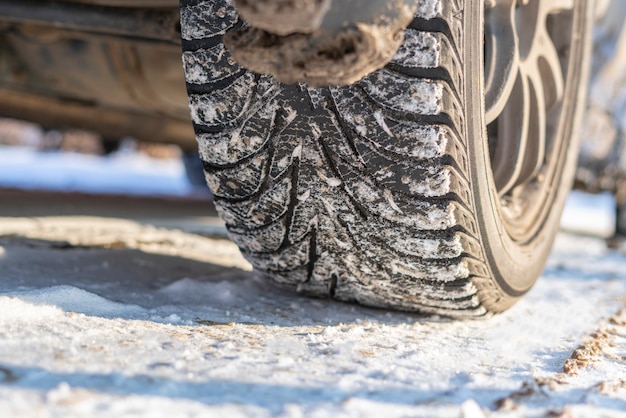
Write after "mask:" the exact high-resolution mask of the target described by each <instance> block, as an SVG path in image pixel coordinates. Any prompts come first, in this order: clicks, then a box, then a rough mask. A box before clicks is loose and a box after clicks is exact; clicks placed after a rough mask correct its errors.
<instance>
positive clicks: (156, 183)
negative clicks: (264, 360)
mask: <svg viewBox="0 0 626 418" xmlns="http://www.w3.org/2000/svg"><path fill="white" fill-rule="evenodd" d="M0 186H2V187H14V188H19V189H26V190H32V189H39V190H42V189H43V190H58V191H78V192H88V193H116V194H139V195H175V196H184V195H187V194H189V193H191V191H192V190H191V186H190V185H189V182H188V181H187V178H186V176H185V168H184V166H183V164H182V162H181V161H180V160H178V159H167V160H165V159H155V158H151V157H149V156H146V155H143V154H141V153H137V152H133V151H131V150H128V151H126V150H121V151H120V152H116V153H113V154H111V155H110V156H108V157H100V156H96V155H84V154H78V153H70V152H59V151H46V152H43V151H38V150H37V149H36V148H33V147H17V146H2V145H0Z"/></svg>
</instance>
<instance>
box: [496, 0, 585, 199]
mask: <svg viewBox="0 0 626 418" xmlns="http://www.w3.org/2000/svg"><path fill="white" fill-rule="evenodd" d="M574 3H575V0H493V1H492V2H491V3H490V6H489V8H488V9H487V10H486V14H485V19H486V22H487V28H486V30H485V39H486V46H485V57H486V59H485V74H486V79H485V106H486V109H485V110H486V112H485V114H486V120H487V123H491V122H493V121H495V123H496V125H495V126H497V136H496V139H495V140H496V143H495V148H494V151H493V155H492V166H493V172H494V179H495V183H496V187H497V189H498V191H499V194H500V195H501V196H505V195H506V194H508V193H510V192H511V191H512V190H513V189H514V188H516V187H517V186H520V185H522V184H524V183H525V182H527V181H528V180H529V179H531V178H533V176H534V175H535V173H537V172H538V171H539V170H541V168H542V166H543V164H544V163H545V158H546V147H547V146H548V145H547V138H548V136H549V135H550V133H549V132H547V129H548V128H547V119H548V118H547V114H548V111H549V110H550V109H551V108H552V107H553V106H555V105H558V104H559V103H561V101H562V100H563V97H564V92H565V87H564V86H565V79H564V75H563V68H562V66H561V59H560V56H559V51H558V50H557V47H556V46H555V44H554V41H553V39H552V38H551V35H550V32H549V30H548V25H549V22H550V18H551V16H558V14H559V13H563V12H567V11H571V10H573V8H574Z"/></svg>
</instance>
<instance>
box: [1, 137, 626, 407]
mask: <svg viewBox="0 0 626 418" xmlns="http://www.w3.org/2000/svg"><path fill="white" fill-rule="evenodd" d="M1 151H2V152H0V158H1V160H0V183H4V184H8V185H11V186H13V187H18V186H20V187H26V188H30V187H32V188H45V187H52V188H55V187H59V188H63V189H65V188H67V186H68V185H72V186H73V187H75V188H77V189H80V190H82V189H81V188H80V187H82V186H80V184H81V183H80V181H82V180H80V181H79V180H76V179H77V178H83V179H88V178H91V179H92V180H93V179H99V180H98V181H99V183H96V186H95V190H96V191H98V192H101V191H107V192H112V193H119V192H127V193H135V192H142V191H145V190H146V189H144V187H153V188H152V189H150V190H151V192H155V189H154V187H157V186H159V187H161V186H162V187H163V188H162V189H159V190H160V191H159V190H157V191H156V193H160V192H162V193H164V194H168V193H173V194H175V195H176V194H178V195H184V193H185V187H186V186H183V184H184V183H185V182H184V178H183V177H182V176H183V174H182V171H181V169H180V166H178V168H175V167H174V165H175V164H177V163H172V164H173V165H168V164H170V163H166V165H165V166H164V168H163V169H158V170H156V171H154V172H153V173H152V174H151V175H154V176H156V177H150V180H148V178H149V176H146V177H143V178H142V177H141V175H140V176H138V177H135V180H136V181H137V182H136V183H132V184H131V183H127V182H126V181H125V180H124V179H129V178H132V177H133V176H135V175H136V174H137V173H138V172H139V173H141V172H145V171H142V170H144V169H145V170H148V171H149V170H153V169H155V162H154V161H150V162H149V163H148V164H144V163H143V162H142V161H145V160H143V158H144V157H140V158H139V159H137V160H134V161H135V162H136V164H135V163H131V164H128V163H126V164H123V165H122V164H120V165H117V164H118V162H119V161H117V158H128V156H114V157H107V158H104V159H98V160H95V159H93V157H87V158H86V159H82V157H79V156H75V155H74V156H64V157H63V158H64V160H63V161H64V164H63V167H64V169H63V170H60V169H59V166H58V165H55V166H54V167H53V166H52V165H50V166H46V165H45V164H46V163H45V159H46V158H48V156H49V155H50V154H41V153H33V152H32V151H29V152H30V153H31V155H29V156H27V155H26V154H27V152H26V151H25V150H24V149H21V150H20V149H14V150H13V152H14V153H13V154H11V153H9V155H8V157H7V153H6V152H5V150H4V149H3V150H1ZM66 157H67V159H65V158H66ZM20 158H22V159H23V160H22V161H24V160H27V161H29V162H28V165H29V166H30V167H31V168H32V167H37V170H31V169H29V170H23V171H22V174H21V175H20V176H13V177H10V176H11V175H12V174H11V173H14V172H17V170H18V168H17V167H19V164H17V162H18V160H19V159H20ZM39 158H42V160H40V159H39ZM28 159H30V160H28ZM10 164H15V166H14V167H13V168H10V167H11V166H10ZM50 164H52V163H50ZM42 167H43V168H44V169H42ZM122 167H127V168H129V171H124V170H122ZM173 167H174V168H173ZM113 168H115V170H113ZM72 170H77V171H72ZM134 170H135V171H134ZM52 171H57V172H56V173H52ZM113 171H115V172H113ZM7 173H9V174H7ZM68 173H69V174H68ZM133 173H134V174H133ZM46 177H47V178H48V179H47V180H46ZM37 178H39V179H38V180H36V179H37ZM7 179H8V180H7ZM11 179H12V180H11ZM50 179H54V181H53V180H50ZM68 179H70V180H68ZM120 179H121V180H120ZM157 179H158V180H157ZM104 180H107V181H109V180H110V181H111V182H112V183H115V182H116V181H119V182H120V183H119V184H122V187H125V189H124V190H120V189H119V188H118V187H119V186H115V187H114V186H111V185H107V184H105V181H104ZM45 181H50V183H45ZM85 184H86V185H87V186H86V187H87V190H89V189H90V188H91V187H92V186H91V185H90V183H89V182H86V183H85ZM155 185H157V186H155ZM137 189H140V190H137ZM611 202H612V200H611V198H610V197H609V196H606V195H604V196H600V197H593V198H592V197H590V196H586V195H582V194H577V195H574V197H573V198H572V199H571V200H570V204H569V206H568V211H569V212H566V215H565V216H564V226H567V229H568V230H579V231H580V230H581V228H582V229H583V230H584V229H585V227H586V229H587V230H586V231H584V232H593V233H597V232H598V231H600V235H603V234H604V235H610V228H611V226H612V222H613V221H612V218H611V217H612V216H613V215H612V208H611V204H612V203H611ZM181 204H184V202H181ZM131 211H132V209H129V217H130V218H131V219H132V216H131V215H132V214H131V213H130V212H131ZM590 223H593V225H594V226H593V228H589V225H590ZM155 225H157V224H155V223H154V222H150V223H145V222H141V221H139V220H130V219H119V218H117V219H116V218H111V217H110V216H109V217H107V218H103V217H98V216H97V215H93V214H92V215H91V216H89V217H77V216H54V215H53V214H51V215H50V216H28V217H20V216H5V217H4V218H1V217H0V274H1V276H2V281H0V313H1V314H0V417H3V418H4V417H87V416H89V417H111V416H114V417H154V416H163V417H187V416H197V417H203V416H229V417H230V416H234V417H236V416H261V417H262V416H281V417H301V416H313V417H344V416H345V417H353V416H372V417H379V416H385V417H394V416H428V417H431V416H432V417H461V416H462V417H481V416H549V415H552V416H589V417H596V416H626V414H624V413H623V411H626V378H625V376H626V357H625V356H626V311H623V308H624V305H625V302H626V271H624V266H625V265H626V252H624V251H623V250H616V251H610V250H608V249H607V248H606V245H605V244H604V242H603V241H602V240H601V239H599V238H596V237H592V236H581V235H572V234H569V233H562V234H561V235H560V236H559V238H558V240H557V243H556V246H555V250H554V252H553V254H552V257H551V258H550V261H549V264H548V266H547V268H546V270H545V272H544V274H543V277H542V278H541V279H540V281H539V282H538V284H537V285H536V286H535V288H533V290H532V291H531V292H530V293H529V294H528V295H527V296H526V297H525V298H524V299H522V300H521V301H520V302H519V303H518V304H517V305H516V306H514V307H513V308H512V309H511V310H510V311H508V312H506V313H504V314H502V315H498V316H495V317H493V318H490V319H488V320H484V321H470V322H458V321H457V322H450V321H447V320H445V319H442V318H428V317H421V316H417V315H409V314H403V313H390V312H385V311H378V310H373V309H367V308H363V307H359V306H354V305H347V304H341V303H336V302H332V301H327V300H314V299H306V298H302V297H299V296H297V295H294V294H292V293H289V292H286V291H283V290H281V289H278V288H276V287H274V286H273V285H271V284H269V283H267V282H265V281H264V280H262V279H260V278H257V277H255V276H254V274H253V273H251V272H250V271H249V266H248V265H247V263H246V262H245V261H244V260H243V259H242V258H241V256H240V255H239V254H238V252H237V249H236V247H235V246H234V245H233V244H232V243H230V242H229V241H227V240H223V239H218V238H211V237H206V236H200V235H197V234H194V233H191V232H185V231H186V230H181V229H176V228H175V227H176V225H175V224H172V223H170V224H169V226H168V227H167V228H164V227H162V226H158V225H157V226H155Z"/></svg>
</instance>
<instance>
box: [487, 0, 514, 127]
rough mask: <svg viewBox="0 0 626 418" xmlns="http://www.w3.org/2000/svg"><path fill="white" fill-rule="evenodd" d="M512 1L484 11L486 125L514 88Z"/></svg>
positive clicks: (491, 120) (501, 2) (498, 112)
mask: <svg viewBox="0 0 626 418" xmlns="http://www.w3.org/2000/svg"><path fill="white" fill-rule="evenodd" d="M514 6H515V1H513V0H501V1H500V2H498V3H497V4H496V5H494V6H493V7H492V8H490V9H488V10H487V13H486V16H485V19H486V20H487V21H488V22H489V24H488V25H487V30H486V31H485V42H486V45H485V74H486V77H485V109H486V116H485V117H486V120H487V123H491V122H493V121H494V120H495V119H496V118H497V117H498V115H500V113H502V110H503V109H504V106H506V103H507V101H508V100H509V96H510V95H511V92H512V91H513V86H514V85H515V73H516V71H517V67H518V66H519V52H518V50H519V48H518V39H517V35H516V33H515V32H516V29H515V19H514V11H515V7H514Z"/></svg>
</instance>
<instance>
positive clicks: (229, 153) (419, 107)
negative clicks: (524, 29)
mask: <svg viewBox="0 0 626 418" xmlns="http://www.w3.org/2000/svg"><path fill="white" fill-rule="evenodd" d="M580 3H586V2H585V1H582V2H580ZM482 7H483V6H482V1H478V0H457V1H448V0H424V4H423V6H422V7H420V8H419V9H418V15H417V17H416V19H415V20H414V22H413V23H412V24H411V26H410V27H409V28H408V29H407V30H406V33H405V41H404V44H403V47H402V48H401V49H400V51H399V53H398V54H397V55H396V58H395V59H394V61H392V63H390V64H389V65H388V66H387V67H386V68H384V69H382V70H380V71H377V72H375V73H373V74H371V75H370V76H367V77H366V78H365V79H363V80H362V81H361V82H359V83H357V84H355V85H353V86H349V87H331V88H308V87H307V86H305V85H281V84H277V83H275V82H274V81H273V80H272V78H271V77H269V76H264V75H256V74H252V73H250V72H247V71H245V70H243V69H242V68H240V67H239V66H238V65H237V64H236V63H234V62H233V61H232V59H230V58H229V54H228V52H227V51H226V50H225V48H224V46H223V44H222V36H223V35H224V33H225V32H226V31H228V30H229V29H231V28H233V27H236V26H238V25H240V22H239V20H238V17H237V15H236V12H235V11H234V9H233V7H232V6H231V5H230V3H229V2H228V1H225V0H210V1H197V0H183V1H182V3H181V26H182V37H183V47H184V60H183V61H184V64H185V72H186V77H187V87H188V92H189V102H190V108H191V114H192V119H193V122H194V126H195V130H196V133H197V139H198V143H199V149H200V155H201V158H202V160H203V161H204V168H205V170H206V172H207V178H208V181H209V186H210V188H211V190H212V192H213V194H214V196H215V203H216V206H217V209H218V211H219V213H220V216H221V217H222V218H223V219H224V221H225V222H226V224H227V227H228V230H229V233H230V236H231V238H232V239H233V241H234V242H236V243H237V244H238V245H239V247H240V248H241V251H242V253H243V254H244V256H245V257H246V258H247V259H248V260H249V261H250V262H251V263H252V264H253V265H254V267H255V268H256V270H257V271H259V272H261V273H264V274H267V275H268V276H270V277H272V278H273V279H274V280H276V281H277V282H279V283H281V284H284V285H287V286H291V287H293V288H295V289H297V291H299V292H302V293H306V294H311V295H315V296H329V297H333V298H335V299H339V300H343V301H354V302H358V303H361V304H364V305H369V306H376V307H382V308H392V309H400V310H409V311H420V312H426V313H435V314H443V315H446V316H461V317H469V316H484V315H485V314H487V313H489V312H499V311H502V310H504V309H506V308H507V307H509V306H510V305H512V304H513V303H514V302H515V301H516V300H517V299H518V298H519V297H520V296H521V295H523V294H524V293H525V292H527V291H528V290H529V289H530V287H531V286H532V284H533V283H534V282H535V280H536V279H537V277H538V276H539V275H540V273H541V271H542V269H543V266H544V263H545V260H546V258H547V255H548V253H549V250H550V247H551V245H552V242H553V239H554V236H555V234H556V232H557V228H558V224H559V216H560V211H561V209H562V206H563V204H564V200H565V197H566V194H567V192H568V190H569V187H570V183H571V180H572V176H573V169H574V165H575V161H576V154H577V151H576V149H575V147H573V146H570V142H568V143H565V144H564V145H563V147H561V148H560V149H561V151H562V155H561V156H560V157H559V162H558V167H557V170H558V173H557V178H558V180H559V181H560V186H559V187H558V188H557V189H558V190H557V192H556V193H554V195H553V196H551V197H550V200H549V201H546V205H547V206H550V207H551V209H550V211H549V214H548V215H547V216H546V217H545V220H544V221H543V224H542V225H540V226H539V228H538V232H537V233H536V234H535V235H534V236H533V237H531V239H529V240H527V241H526V242H523V243H520V242H516V241H514V240H513V239H512V238H511V237H509V236H508V235H507V233H506V231H504V228H503V225H502V216H501V213H500V205H499V202H498V201H497V200H498V197H497V192H496V191H495V187H494V182H493V179H492V177H493V174H492V170H491V167H490V162H489V149H488V144H487V139H486V127H485V122H484V104H483V94H484V93H483V91H482V90H481V89H482V83H481V82H480V81H479V80H480V78H481V77H482V74H483V69H482V66H483V63H482V42H483V39H482V25H483V21H482V19H483V16H482V13H483V8H482ZM583 59H584V56H582V55H581V60H583ZM580 68H581V71H580V72H579V73H577V74H575V75H574V77H575V79H574V80H573V82H578V83H582V82H584V80H585V77H586V75H585V72H584V70H582V69H583V68H584V65H581V67H580ZM571 81H572V80H570V89H571V88H572V87H571V85H572V83H571ZM581 90H584V88H583V89H580V88H576V91H572V92H570V94H569V95H570V98H569V99H568V100H569V103H568V105H567V106H568V108H567V111H568V112H569V113H570V115H569V116H568V118H569V121H570V123H569V125H568V126H567V129H569V130H570V131H569V132H570V134H571V133H572V132H574V131H572V129H573V128H574V125H573V124H574V121H576V120H577V118H576V117H575V115H576V114H577V112H579V111H580V109H581V106H580V105H581V104H582V103H579V102H578V101H577V99H578V100H579V99H581V97H582V96H580V94H581ZM578 119H580V118H578ZM567 139H568V141H572V142H571V143H574V142H575V140H574V136H573V135H567Z"/></svg>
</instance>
